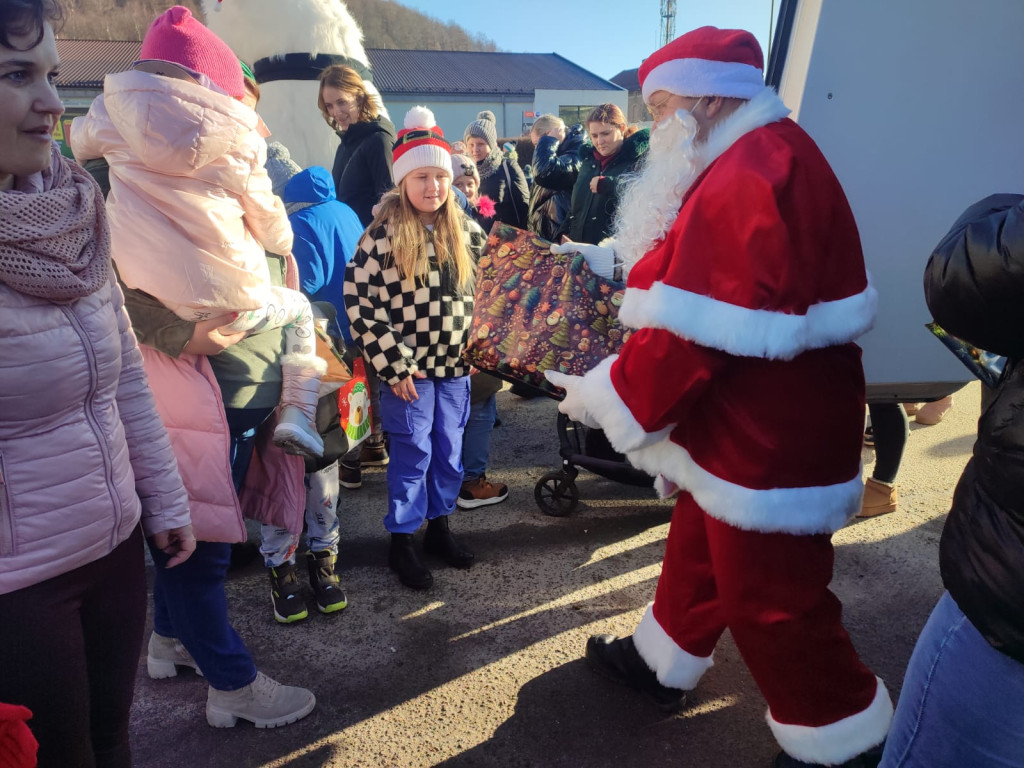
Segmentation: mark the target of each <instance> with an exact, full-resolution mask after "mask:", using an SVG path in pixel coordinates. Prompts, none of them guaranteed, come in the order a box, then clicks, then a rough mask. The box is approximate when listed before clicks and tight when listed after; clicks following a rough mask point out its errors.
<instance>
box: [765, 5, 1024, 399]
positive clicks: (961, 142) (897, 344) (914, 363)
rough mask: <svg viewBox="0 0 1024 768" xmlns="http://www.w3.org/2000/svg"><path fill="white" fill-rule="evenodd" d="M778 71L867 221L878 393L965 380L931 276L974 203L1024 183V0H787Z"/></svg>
mask: <svg viewBox="0 0 1024 768" xmlns="http://www.w3.org/2000/svg"><path fill="white" fill-rule="evenodd" d="M767 80H768V82H769V84H770V85H773V86H775V87H776V88H777V89H778V92H779V95H780V96H781V97H782V100H783V101H784V102H785V103H786V105H787V106H789V107H790V108H791V109H792V110H793V112H792V115H791V116H792V117H793V119H794V120H796V121H797V122H798V123H799V124H800V125H801V126H802V127H803V128H804V129H805V130H806V131H807V132H808V133H809V134H810V135H811V136H812V137H813V138H814V139H815V141H816V142H817V143H818V146H820V147H821V150H822V151H823V152H824V154H825V156H826V157H827V158H828V160H829V162H830V163H831V165H832V167H833V169H834V170H835V172H836V175H837V176H838V177H839V180H840V182H841V183H842V185H843V188H844V189H845V191H846V194H847V196H848V197H849V199H850V204H851V206H852V208H853V213H854V215H855V216H856V218H857V224H858V226H859V228H860V235H861V239H862V241H863V245H864V254H865V257H866V259H867V267H868V271H869V272H870V274H871V277H872V280H873V282H874V284H875V286H876V288H877V289H878V292H879V297H880V301H879V311H878V320H877V322H876V324H875V328H874V330H872V331H871V332H870V333H869V334H867V335H866V336H864V337H863V338H862V339H861V342H860V343H861V345H862V346H863V348H864V368H865V373H866V375H867V380H868V395H869V398H871V399H876V400H899V401H914V400H929V399H937V398H939V397H942V396H944V395H946V394H949V393H950V392H952V391H954V390H956V389H958V388H959V387H961V386H962V385H963V384H964V383H965V382H967V381H969V380H970V378H971V377H970V373H969V372H968V371H967V369H966V368H965V367H964V366H963V365H962V364H961V363H960V362H959V361H958V360H957V359H956V358H955V357H954V356H953V355H952V354H950V353H949V352H948V351H946V349H945V347H944V346H943V345H942V344H941V343H940V342H939V341H938V340H937V339H935V338H934V337H933V336H932V335H931V333H930V332H929V331H928V330H927V329H925V327H924V325H925V323H927V322H929V321H930V320H931V316H930V315H929V313H928V308H927V306H926V305H925V301H924V293H923V290H922V287H921V285H922V280H921V278H922V274H923V270H924V265H925V262H926V261H927V259H928V256H929V255H930V254H931V251H932V249H933V248H934V247H935V245H936V244H937V243H938V242H939V240H940V238H941V237H942V236H943V235H944V234H945V233H946V232H947V231H948V229H949V227H950V226H951V225H952V224H953V222H954V221H955V220H956V218H957V217H958V216H959V215H960V214H961V213H962V212H963V210H964V209H965V208H967V206H969V205H970V204H971V203H973V202H976V201H977V200H979V199H981V198H982V197H985V196H986V195H988V194H991V193H995V192H1021V191H1024V2H1022V0H972V2H964V0H783V2H782V4H781V5H780V10H779V23H778V27H777V29H776V34H775V39H774V41H773V44H772V51H771V55H770V59H769V66H768V72H767ZM1021 301H1024V296H1022V297H1021ZM1021 332H1022V333H1024V329H1021Z"/></svg>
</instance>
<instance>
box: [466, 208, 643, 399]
mask: <svg viewBox="0 0 1024 768" xmlns="http://www.w3.org/2000/svg"><path fill="white" fill-rule="evenodd" d="M550 247H551V243H549V242H548V241H547V240H542V239H541V238H539V237H537V236H536V235H534V234H533V233H531V232H526V231H524V230H521V229H516V228H515V227H510V226H508V225H507V224H502V223H500V222H499V223H496V224H495V225H494V227H493V228H492V229H491V233H490V235H489V236H488V238H487V247H486V248H485V249H484V252H483V255H481V257H480V264H479V269H478V270H477V278H476V303H475V308H474V310H473V326H472V329H471V332H470V338H469V345H468V347H467V349H466V353H465V358H466V360H467V361H468V362H469V363H471V364H472V365H475V366H476V367H477V368H480V369H481V370H486V371H491V372H493V373H495V374H496V375H498V376H500V377H502V378H504V379H507V380H509V381H513V382H521V383H524V384H528V385H530V386H533V387H536V388H538V389H541V390H544V391H545V392H547V393H548V394H549V395H551V396H552V397H555V398H556V399H561V398H562V397H564V395H565V393H564V392H563V390H562V389H560V388H559V387H555V386H552V385H551V384H549V383H548V381H547V379H545V378H544V371H546V370H549V369H550V370H555V371H561V372H562V373H568V374H573V375H576V376H581V375H583V374H584V373H586V372H587V371H589V370H590V369H591V368H593V367H594V366H596V365H597V364H598V363H600V362H601V361H602V360H603V359H605V358H606V357H608V356H609V355H611V354H613V353H615V352H617V351H618V349H619V347H621V346H622V343H623V342H624V341H625V340H626V339H627V338H628V337H629V333H630V332H629V330H627V329H626V328H623V327H622V325H621V324H620V323H619V306H620V305H621V304H622V292H623V291H624V290H625V286H624V285H623V284H622V283H616V282H613V281H611V280H605V279H604V278H601V277H598V276H597V275H595V274H594V273H593V272H592V271H591V270H590V267H588V266H587V263H586V261H585V260H584V259H583V256H581V255H580V254H577V253H567V254H553V253H551V251H550V250H549V249H550Z"/></svg>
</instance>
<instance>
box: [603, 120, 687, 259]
mask: <svg viewBox="0 0 1024 768" xmlns="http://www.w3.org/2000/svg"><path fill="white" fill-rule="evenodd" d="M696 137H697V121H696V120H695V119H694V117H693V115H691V114H689V113H688V112H685V111H684V110H678V111H677V112H676V113H675V114H674V115H672V116H670V117H668V118H666V119H665V120H664V121H662V122H661V123H658V126H657V129H656V130H654V131H652V132H651V140H650V146H649V147H648V150H647V154H646V155H645V156H644V159H643V162H642V164H641V166H640V168H639V169H638V170H637V172H636V173H635V174H634V175H632V176H631V177H630V178H628V179H627V180H626V182H625V184H624V185H623V187H621V188H620V190H619V208H618V211H617V213H616V216H615V225H614V228H613V231H612V239H613V240H614V241H615V243H614V247H615V256H616V261H621V263H622V268H623V272H624V274H627V275H628V274H629V270H630V269H631V268H632V267H633V265H634V264H636V263H637V262H638V261H639V260H640V259H642V258H643V257H644V255H645V254H646V253H647V252H648V251H650V250H651V248H652V247H653V246H654V245H655V244H656V243H657V242H658V241H659V240H661V239H662V238H663V237H664V236H665V233H667V232H668V231H669V229H671V227H672V224H673V223H674V222H675V220H676V217H677V216H678V215H679V208H680V205H681V204H682V200H683V195H684V194H685V193H686V190H688V189H689V188H690V185H691V184H693V182H694V180H695V179H696V178H697V177H698V176H699V175H700V174H701V173H702V172H703V171H704V169H705V168H706V167H707V162H706V160H705V159H704V156H703V153H702V152H701V148H700V146H698V145H697V144H696V143H695V139H696Z"/></svg>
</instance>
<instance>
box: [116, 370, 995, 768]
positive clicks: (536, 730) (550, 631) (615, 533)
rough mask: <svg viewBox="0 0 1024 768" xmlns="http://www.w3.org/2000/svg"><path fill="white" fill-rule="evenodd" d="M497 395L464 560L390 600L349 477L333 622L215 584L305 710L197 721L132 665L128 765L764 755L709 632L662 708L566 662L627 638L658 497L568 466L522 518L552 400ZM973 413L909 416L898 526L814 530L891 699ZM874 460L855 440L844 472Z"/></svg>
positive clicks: (172, 683)
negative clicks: (492, 484)
mask: <svg viewBox="0 0 1024 768" xmlns="http://www.w3.org/2000/svg"><path fill="white" fill-rule="evenodd" d="M498 397H499V413H500V417H501V420H502V425H501V426H500V427H499V428H497V429H496V430H495V432H494V436H493V441H492V452H491V470H490V473H489V476H490V477H491V478H492V479H493V480H496V481H500V482H504V483H507V484H508V485H509V487H510V489H511V493H510V496H509V499H508V500H507V501H505V502H504V503H502V504H499V505H495V506H491V507H482V508H479V509H476V510H459V511H457V512H456V513H455V515H454V516H453V517H452V528H453V530H454V531H456V532H457V533H458V534H460V535H461V536H463V537H464V539H465V541H466V542H467V543H468V544H469V545H470V546H471V547H472V548H473V549H474V551H475V552H476V553H477V556H478V563H477V564H476V565H475V566H474V567H473V568H472V569H470V570H467V571H457V570H453V569H449V568H445V567H443V566H442V565H441V564H440V563H434V564H435V565H436V566H437V568H436V570H435V571H434V576H435V583H434V586H433V587H432V588H431V589H430V590H429V591H426V592H414V591H412V590H409V589H406V588H404V587H402V586H401V585H400V584H399V583H398V581H397V579H396V578H395V577H394V575H393V574H392V573H391V572H390V571H389V570H388V568H387V536H386V534H385V532H384V529H383V526H382V523H381V518H382V516H383V514H384V509H385V503H386V488H385V482H384V472H385V470H383V469H375V470H369V471H364V477H363V487H362V488H361V489H359V490H357V491H346V490H344V489H342V492H341V493H342V496H341V512H340V514H341V530H342V542H341V548H340V554H339V565H340V575H341V578H342V583H343V585H344V587H345V589H346V591H347V592H348V596H349V607H348V608H347V609H346V610H345V611H343V612H342V613H341V614H335V615H333V616H323V615H320V614H318V613H317V612H316V611H315V609H313V604H312V601H311V599H310V608H311V610H310V618H309V619H308V620H306V621H303V622H300V623H298V624H295V625H291V626H281V625H278V624H277V623H275V622H274V619H273V615H272V611H271V604H270V594H269V584H268V582H267V577H266V573H265V571H264V569H263V567H262V564H261V563H258V562H257V563H253V564H252V565H250V566H249V567H247V568H245V569H243V570H242V571H241V572H239V573H236V574H233V575H232V576H231V578H230V579H229V582H228V595H229V601H230V607H231V616H232V621H233V623H234V625H235V627H236V628H237V629H238V631H239V632H240V634H241V635H242V637H243V638H244V639H245V641H246V643H247V644H248V645H249V647H250V649H251V651H252V653H253V655H254V657H255V658H256V661H257V665H258V666H259V668H260V669H261V670H262V671H263V672H265V673H267V674H268V675H270V676H271V677H274V678H276V679H278V680H280V681H281V682H285V683H289V684H293V685H303V686H306V687H308V688H311V689H312V690H313V691H314V692H315V693H316V696H317V700H318V704H317V708H316V709H315V710H314V711H313V713H312V714H311V715H309V716H308V717H307V718H305V719H304V720H302V721H300V722H299V723H296V724H294V725H290V726H287V727H284V728H279V729H273V730H259V729H256V728H254V727H253V726H252V725H250V724H248V723H244V722H240V723H239V725H238V726H236V727H235V728H232V729H223V730H222V729H214V728H211V727H209V726H208V725H207V724H206V718H205V702H206V690H207V686H206V684H205V683H204V681H203V679H202V678H200V677H198V676H196V675H194V674H192V672H191V671H189V670H182V671H181V673H180V674H179V676H178V677H177V678H174V679H169V680H150V679H149V678H148V677H147V676H146V669H145V659H144V658H143V659H140V662H139V677H138V685H137V688H136V700H135V705H134V708H133V711H132V747H133V752H134V758H135V765H136V766H140V767H141V768H171V767H172V766H173V767H174V768H178V767H179V766H209V767H210V768H221V767H223V768H249V767H253V768H255V767H256V766H261V767H265V768H279V767H280V768H283V767H284V766H288V767H289V768H292V767H294V768H299V767H303V768H305V767H311V766H331V767H333V768H342V767H347V766H371V767H374V768H376V767H381V768H388V767H390V766H399V767H401V768H405V767H407V766H408V767H410V768H411V767H414V766H444V768H471V767H472V768H475V767H476V766H486V767H491V766H493V767H494V768H512V767H514V766H515V767H518V766H524V767H525V766H531V767H532V766H539V767H542V768H546V767H548V766H550V767H551V768H563V767H564V768H570V767H575V766H587V767H588V768H600V767H602V766H644V768H660V767H661V766H665V767H666V768H667V767H668V766H672V768H690V767H693V768H697V766H700V768H748V767H750V768H767V766H768V765H770V762H771V759H772V757H773V756H774V755H775V753H776V752H777V749H778V748H777V746H776V745H775V743H774V741H773V739H772V737H771V734H770V732H769V730H768V726H767V725H766V724H765V721H764V715H765V703H764V700H763V698H762V697H761V695H760V693H759V692H758V690H757V687H756V686H755V685H754V683H753V680H752V679H751V677H750V675H749V674H748V672H747V671H746V669H745V667H744V665H743V661H742V659H741V658H740V657H739V654H738V653H737V651H736V648H735V646H734V645H733V643H732V641H731V639H730V637H729V636H728V634H726V636H725V637H724V638H723V640H722V642H721V643H720V645H719V647H718V649H717V650H716V652H715V657H714V660H715V666H714V667H713V668H712V669H711V670H709V671H708V673H707V674H706V675H705V677H704V679H703V680H702V682H701V684H700V686H699V688H698V689H697V690H696V691H695V692H694V693H693V694H692V695H691V696H690V697H689V700H688V703H687V705H686V707H685V708H684V709H683V710H682V711H681V712H680V713H678V714H675V715H671V716H666V715H664V714H662V713H661V712H659V711H658V710H657V709H655V708H654V706H653V705H651V704H649V703H648V702H647V700H646V699H644V698H642V697H641V696H640V695H639V694H636V693H634V692H633V691H631V690H629V689H626V688H622V687H619V686H616V685H615V684H613V683H610V682H607V681H605V680H603V679H601V678H599V677H598V676H596V675H595V674H593V673H592V672H591V671H590V670H589V669H588V668H587V666H586V664H585V662H584V661H583V659H582V653H583V648H584V644H585V642H586V639H587V637H588V636H589V635H591V634H594V633H599V632H611V633H619V634H628V633H629V632H631V631H632V629H633V627H634V626H635V625H636V623H637V621H638V620H639V619H640V616H641V615H642V613H643V610H644V607H645V606H646V604H647V602H648V601H650V600H651V599H652V597H653V594H654V587H655V584H656V582H657V578H658V573H659V571H660V561H661V556H662V551H663V548H664V541H665V536H666V533H667V531H668V522H669V516H670V513H671V502H669V501H661V500H658V499H657V498H655V496H654V493H653V491H651V490H648V489H643V488H635V487H631V486H626V485H621V484H617V483H613V482H611V481H608V480H605V479H603V478H599V477H597V476H595V475H590V474H589V473H586V472H584V473H582V474H581V475H580V477H579V479H578V489H579V493H580V497H581V503H580V507H579V509H578V510H577V511H575V512H574V513H573V514H571V515H570V516H568V517H551V516H547V515H544V514H542V513H541V512H540V510H539V508H538V506H537V504H536V502H535V499H534V489H535V484H536V482H537V480H538V479H539V478H540V477H541V476H542V475H543V474H545V473H546V472H549V471H551V470H553V469H556V468H558V466H559V464H560V459H559V456H558V439H557V433H556V429H555V419H556V407H555V403H554V402H553V401H551V400H547V399H538V400H521V399H519V398H517V397H514V396H512V395H511V394H510V393H509V392H507V391H504V392H502V393H500V394H499V396H498ZM979 399H980V394H979V389H978V385H977V384H976V383H974V384H971V385H969V386H968V387H967V388H966V389H964V390H962V391H961V392H960V393H958V394H957V395H956V399H955V407H954V409H953V410H952V411H951V412H950V413H949V414H948V415H947V416H946V418H945V419H944V420H943V421H942V422H941V423H940V424H938V425H935V426H931V427H923V426H918V425H915V424H914V423H913V421H912V422H911V430H912V433H911V437H910V441H909V444H908V446H907V451H906V454H905V456H904V462H903V467H902V470H901V473H900V479H899V492H900V505H899V509H898V510H897V512H896V513H895V514H892V515H887V516H885V517H881V518H875V519H873V520H867V521H858V522H854V523H853V524H851V525H849V526H847V527H846V528H844V529H843V530H841V531H840V532H839V533H837V534H836V536H835V542H836V545H837V550H836V575H835V580H834V583H833V588H834V590H835V592H836V594H838V595H839V597H840V598H841V599H842V601H843V604H844V621H845V623H846V626H847V628H848V630H849V631H850V634H851V635H852V637H853V640H854V642H855V644H856V646H857V648H858V650H859V651H860V653H861V656H862V657H863V659H864V660H865V662H866V663H867V664H868V666H869V667H871V668H872V669H873V670H874V671H875V672H876V673H877V674H878V675H880V676H881V677H882V678H883V679H884V680H885V681H886V684H887V685H888V687H889V690H890V692H891V693H892V695H893V697H894V698H895V697H896V695H897V694H898V692H899V688H900V683H901V681H902V678H903V672H904V669H905V667H906V664H907V660H908V659H909V657H910V652H911V650H912V649H913V645H914V641H915V639H916V637H917V634H918V632H919V631H920V629H921V627H922V626H923V624H924V621H925V619H926V618H927V616H928V614H929V612H930V611H931V608H932V606H933V605H934V603H935V601H936V600H937V598H938V596H939V594H940V593H941V582H940V580H939V574H938V542H939V535H940V533H941V530H942V525H943V522H944V519H945V513H946V511H947V509H948V504H949V499H950V498H951V496H952V491H953V487H954V486H955V484H956V481H957V479H958V477H959V475H960V472H961V470H962V469H963V466H964V464H965V463H966V462H967V459H968V458H969V456H970V451H971V447H972V445H973V442H974V433H975V427H976V421H977V417H978V409H979ZM821 418H823V419H827V418H828V414H827V413H822V414H821ZM873 460H874V454H873V451H872V450H871V449H867V448H866V449H865V451H864V463H865V471H867V472H870V467H871V463H872V462H873ZM251 530H253V531H255V530H257V529H256V528H251Z"/></svg>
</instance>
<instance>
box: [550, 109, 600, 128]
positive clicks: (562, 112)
mask: <svg viewBox="0 0 1024 768" xmlns="http://www.w3.org/2000/svg"><path fill="white" fill-rule="evenodd" d="M596 106H597V105H596V104H591V105H589V106H572V105H568V106H566V105H562V106H559V107H558V116H559V117H560V118H562V120H564V121H565V124H566V125H576V123H582V122H583V121H584V120H586V119H587V115H589V114H590V113H591V112H592V111H593V109H594V107H596Z"/></svg>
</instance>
